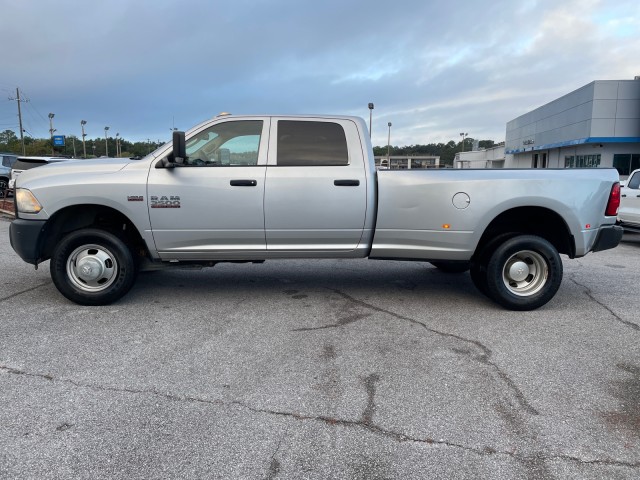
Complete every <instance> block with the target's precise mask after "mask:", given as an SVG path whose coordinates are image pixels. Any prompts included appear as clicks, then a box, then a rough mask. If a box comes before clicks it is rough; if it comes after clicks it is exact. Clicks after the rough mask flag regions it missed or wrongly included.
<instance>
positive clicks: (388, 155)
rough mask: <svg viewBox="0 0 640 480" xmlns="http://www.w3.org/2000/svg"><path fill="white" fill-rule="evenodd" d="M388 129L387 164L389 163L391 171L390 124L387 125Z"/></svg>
mask: <svg viewBox="0 0 640 480" xmlns="http://www.w3.org/2000/svg"><path fill="white" fill-rule="evenodd" d="M387 126H388V127H389V136H388V137H387V162H389V170H391V122H389V123H387Z"/></svg>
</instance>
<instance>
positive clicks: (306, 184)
mask: <svg viewBox="0 0 640 480" xmlns="http://www.w3.org/2000/svg"><path fill="white" fill-rule="evenodd" d="M265 185H266V186H265V199H264V214H265V234H266V242H267V251H268V252H271V253H277V252H279V251H281V252H301V253H303V252H339V251H351V250H354V249H356V247H357V246H358V244H359V243H360V239H361V238H362V233H363V229H364V223H365V216H366V207H367V191H366V190H367V184H366V173H365V165H364V154H363V151H362V147H361V144H360V137H359V133H358V129H357V126H356V124H355V123H354V122H353V121H351V120H348V119H331V118H327V119H319V118H312V119H311V118H310V119H305V118H277V117H274V118H272V121H271V135H270V141H269V161H268V167H267V174H266V181H265Z"/></svg>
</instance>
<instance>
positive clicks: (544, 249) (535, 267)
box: [470, 235, 563, 311]
mask: <svg viewBox="0 0 640 480" xmlns="http://www.w3.org/2000/svg"><path fill="white" fill-rule="evenodd" d="M470 270H471V272H470V273H471V280H472V281H473V283H474V285H475V286H476V287H477V288H478V290H480V291H481V292H482V293H483V294H485V295H486V296H487V297H489V298H490V299H492V300H493V301H495V302H496V303H499V304H500V305H502V306H503V307H505V308H508V309H510V310H521V311H522V310H535V309H536V308H539V307H541V306H542V305H544V304H546V303H547V302H548V301H549V300H551V299H552V298H553V297H554V295H555V294H556V292H557V291H558V289H559V288H560V283H561V282H562V274H563V270H562V260H561V259H560V255H559V254H558V251H557V250H556V248H555V247H554V246H553V245H552V244H551V243H550V242H549V241H547V240H545V239H544V238H542V237H538V236H536V235H517V236H512V237H509V236H503V237H502V238H497V239H496V241H494V242H490V243H489V244H488V245H487V246H486V247H485V248H484V250H483V251H482V252H480V254H479V255H478V256H477V258H476V259H475V261H474V262H472V264H471V269H470Z"/></svg>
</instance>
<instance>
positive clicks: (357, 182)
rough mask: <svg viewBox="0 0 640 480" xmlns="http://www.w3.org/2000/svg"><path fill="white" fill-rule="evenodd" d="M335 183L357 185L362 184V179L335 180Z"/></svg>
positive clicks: (349, 185)
mask: <svg viewBox="0 0 640 480" xmlns="http://www.w3.org/2000/svg"><path fill="white" fill-rule="evenodd" d="M333 184H334V185H335V186H336V187H357V186H359V185H360V180H334V181H333Z"/></svg>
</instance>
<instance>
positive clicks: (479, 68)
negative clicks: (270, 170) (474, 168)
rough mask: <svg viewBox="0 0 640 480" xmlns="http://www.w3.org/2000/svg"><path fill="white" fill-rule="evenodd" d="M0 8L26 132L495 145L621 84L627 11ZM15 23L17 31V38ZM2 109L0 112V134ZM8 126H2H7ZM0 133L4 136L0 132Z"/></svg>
mask: <svg viewBox="0 0 640 480" xmlns="http://www.w3.org/2000/svg"><path fill="white" fill-rule="evenodd" d="M610 3H611V2H604V1H594V0H585V1H580V2H577V1H573V0H571V1H565V2H563V3H561V4H558V3H557V2H555V1H550V0H539V1H528V2H518V3H517V4H514V3H513V2H509V1H507V0H498V1H495V2H491V3H490V4H489V5H482V4H478V3H477V2H473V1H471V0H467V1H463V0H451V1H449V2H446V3H443V2H424V1H423V0H406V1H398V2H394V3H393V4H390V3H389V2H383V1H380V0H370V1H367V2H365V1H361V0H357V1H350V2H344V1H338V0H326V1H324V2H321V3H318V2H314V3H311V2H300V1H294V0H269V1H266V0H235V1H233V2H223V1H219V0H216V1H205V0H199V1H193V0H189V1H184V2H173V1H169V0H160V1H153V2H151V1H139V2H130V1H126V0H113V1H111V2H109V3H101V2H98V3H95V2H94V3H87V2H80V1H77V0H60V1H57V2H55V3H44V4H43V2H35V1H33V0H25V1H22V2H15V1H13V0H0V11H2V12H3V15H2V18H0V42H2V44H3V45H12V46H13V48H9V49H5V51H4V52H3V56H4V59H5V62H4V63H5V65H7V66H8V68H6V69H5V71H3V77H2V79H1V80H0V91H1V92H2V93H7V95H6V96H9V95H8V94H10V93H11V91H15V87H16V86H20V88H21V89H22V90H23V91H24V92H25V93H26V94H27V95H28V96H29V99H30V100H31V102H30V103H29V104H25V108H26V116H27V120H28V123H29V128H30V130H32V131H33V134H34V135H36V136H40V137H46V136H48V128H49V127H48V121H47V120H46V113H48V112H50V111H51V112H55V113H56V117H55V118H56V128H57V129H58V131H59V132H62V133H65V132H66V133H67V134H75V135H78V134H79V128H80V123H79V122H80V120H81V119H85V120H87V121H88V122H89V123H88V124H87V133H88V134H89V135H90V136H91V137H97V136H101V135H102V133H103V130H102V129H103V128H104V126H105V125H109V126H111V131H118V132H119V133H121V135H122V136H124V137H125V138H130V139H146V138H152V139H161V140H164V139H168V138H169V135H170V128H171V127H172V126H173V122H175V125H176V126H178V127H179V128H183V129H186V128H188V127H189V126H191V125H193V124H194V123H197V122H199V121H201V120H203V119H205V118H208V117H211V116H213V115H215V114H216V113H218V112H220V111H223V110H224V111H232V112H234V113H335V114H340V113H343V114H356V115H360V116H363V117H368V114H369V112H368V109H367V104H368V103H369V102H374V103H375V106H376V107H375V110H374V125H373V143H374V144H379V145H384V144H386V141H387V133H388V132H387V122H389V121H391V122H392V123H393V127H392V143H394V144H396V145H402V144H415V143H429V142H439V141H442V142H446V141H448V140H451V139H454V140H456V141H458V140H459V135H458V134H459V132H460V131H465V132H469V134H470V136H472V137H476V138H491V139H494V140H497V141H499V140H502V139H503V138H504V130H505V124H506V123H507V121H509V120H511V119H512V118H515V117H517V116H519V115H521V114H523V113H526V112H527V111H528V110H530V109H532V108H535V107H537V106H540V105H542V104H544V103H547V102H549V101H552V100H554V99H555V98H556V97H558V96H560V95H563V94H566V93H568V92H570V91H571V90H574V89H576V88H579V87H580V86H582V85H584V84H586V83H589V82H590V81H592V80H595V79H607V78H633V75H638V74H640V72H638V71H634V70H637V66H636V65H635V64H634V63H633V62H632V61H631V59H633V58H635V56H636V55H637V53H636V52H637V51H640V44H639V42H640V39H639V37H640V35H638V32H639V31H640V30H639V29H638V25H639V23H638V22H639V21H640V13H639V8H640V7H639V6H638V4H637V1H633V2H632V1H626V0H624V1H618V2H616V4H615V5H610ZM25 19H28V25H29V28H24V25H25V21H24V20H25ZM11 118H15V102H9V101H4V102H0V124H1V123H4V122H11ZM7 119H8V120H7ZM0 128H2V127H1V126H0Z"/></svg>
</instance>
